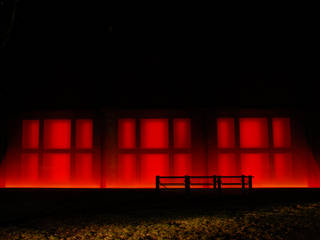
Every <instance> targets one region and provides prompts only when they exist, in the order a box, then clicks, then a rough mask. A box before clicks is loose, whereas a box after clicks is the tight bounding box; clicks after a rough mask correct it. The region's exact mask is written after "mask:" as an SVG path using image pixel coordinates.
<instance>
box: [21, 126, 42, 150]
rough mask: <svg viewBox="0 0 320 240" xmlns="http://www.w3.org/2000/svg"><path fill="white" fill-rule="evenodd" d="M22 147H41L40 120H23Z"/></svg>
mask: <svg viewBox="0 0 320 240" xmlns="http://www.w3.org/2000/svg"><path fill="white" fill-rule="evenodd" d="M22 147H23V148H25V149H36V148H38V147H39V120H23V122H22Z"/></svg>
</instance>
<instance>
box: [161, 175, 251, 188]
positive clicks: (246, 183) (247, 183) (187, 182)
mask: <svg viewBox="0 0 320 240" xmlns="http://www.w3.org/2000/svg"><path fill="white" fill-rule="evenodd" d="M253 177H254V176H251V175H248V176H246V175H241V176H217V175H213V176H188V175H186V176H156V189H157V190H160V186H164V187H165V186H185V189H186V191H189V190H190V187H191V186H201V185H202V186H213V188H214V189H219V190H220V189H221V188H222V186H228V185H229V186H241V188H242V189H243V190H244V189H245V188H246V187H247V188H248V189H252V179H253ZM231 178H234V179H239V180H240V181H239V182H222V179H231ZM160 179H184V183H182V182H177V183H174V182H168V183H161V182H160ZM191 179H212V180H210V181H212V182H202V183H201V182H200V183H199V182H192V181H191ZM246 179H247V180H246Z"/></svg>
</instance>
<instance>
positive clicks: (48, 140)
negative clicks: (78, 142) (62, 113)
mask: <svg viewBox="0 0 320 240" xmlns="http://www.w3.org/2000/svg"><path fill="white" fill-rule="evenodd" d="M70 144H71V120H67V119H55V120H44V147H45V148H46V149H68V148H70Z"/></svg>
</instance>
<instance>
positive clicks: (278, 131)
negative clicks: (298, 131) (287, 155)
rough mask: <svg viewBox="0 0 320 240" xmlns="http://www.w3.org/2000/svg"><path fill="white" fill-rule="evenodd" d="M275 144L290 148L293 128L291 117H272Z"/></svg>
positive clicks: (279, 146) (277, 146) (278, 146)
mask: <svg viewBox="0 0 320 240" xmlns="http://www.w3.org/2000/svg"><path fill="white" fill-rule="evenodd" d="M272 132H273V146H274V147H275V148H288V147H290V146H291V133H290V132H291V128H290V119H289V118H273V119H272Z"/></svg>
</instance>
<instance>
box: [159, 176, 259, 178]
mask: <svg viewBox="0 0 320 240" xmlns="http://www.w3.org/2000/svg"><path fill="white" fill-rule="evenodd" d="M159 177H160V178H185V176H159ZM214 177H221V178H242V176H218V175H217V176H190V178H214ZM244 177H245V178H248V177H249V176H244ZM252 177H254V176H252Z"/></svg>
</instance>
